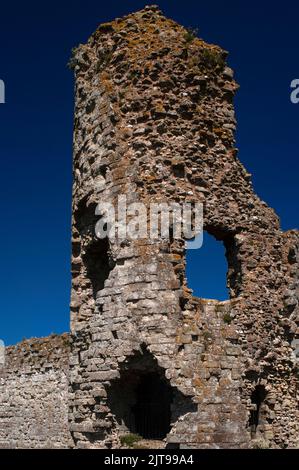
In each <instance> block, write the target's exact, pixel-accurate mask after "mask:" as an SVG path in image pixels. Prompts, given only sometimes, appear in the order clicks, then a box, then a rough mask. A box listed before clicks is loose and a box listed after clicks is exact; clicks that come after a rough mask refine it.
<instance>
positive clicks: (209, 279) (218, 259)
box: [186, 231, 229, 300]
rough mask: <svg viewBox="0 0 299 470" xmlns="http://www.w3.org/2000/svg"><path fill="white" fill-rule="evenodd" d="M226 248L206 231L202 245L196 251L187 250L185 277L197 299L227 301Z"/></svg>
mask: <svg viewBox="0 0 299 470" xmlns="http://www.w3.org/2000/svg"><path fill="white" fill-rule="evenodd" d="M226 251H227V250H226V247H225V245H224V242H223V241H218V240H216V238H215V237H214V236H213V235H210V234H209V233H208V232H207V231H205V232H204V234H203V244H202V246H201V247H200V248H197V249H188V250H187V254H186V276H187V281H188V287H190V288H191V289H192V290H193V293H194V295H195V296H197V297H201V298H205V299H217V300H228V299H229V292H228V288H227V273H228V263H227V257H226Z"/></svg>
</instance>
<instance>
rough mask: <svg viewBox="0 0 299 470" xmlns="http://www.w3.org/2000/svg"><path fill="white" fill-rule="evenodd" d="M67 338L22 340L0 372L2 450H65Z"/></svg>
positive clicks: (8, 350)
mask: <svg viewBox="0 0 299 470" xmlns="http://www.w3.org/2000/svg"><path fill="white" fill-rule="evenodd" d="M68 355H69V337H68V335H67V334H64V335H61V336H54V335H52V336H50V337H48V338H42V339H32V340H26V341H23V342H22V343H20V344H18V345H16V346H12V347H8V348H7V349H6V357H5V365H4V366H1V368H0V448H65V447H69V445H70V438H69V432H68V403H67V400H68Z"/></svg>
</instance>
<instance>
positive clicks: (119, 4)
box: [0, 0, 299, 344]
mask: <svg viewBox="0 0 299 470" xmlns="http://www.w3.org/2000/svg"><path fill="white" fill-rule="evenodd" d="M157 3H159V5H160V7H161V8H162V10H163V11H164V13H165V14H166V15H167V16H170V17H172V18H173V19H175V20H177V21H178V22H180V23H182V24H184V25H185V26H191V27H198V28H199V35H200V36H201V37H202V38H204V39H205V40H206V41H208V42H212V43H216V44H219V45H221V46H222V47H223V48H225V49H227V50H228V51H229V52H230V55H229V64H230V65H231V66H232V67H233V68H234V69H235V75H236V78H237V80H238V82H239V83H240V84H241V88H240V91H239V92H238V95H237V97H236V101H235V104H236V110H237V117H238V135H237V139H238V147H239V148H240V154H239V156H240V159H241V161H242V162H243V163H244V164H245V166H246V167H247V169H248V170H249V171H250V172H252V173H253V175H254V177H253V181H254V185H255V188H256V190H257V192H258V194H259V195H260V196H261V198H262V199H264V200H265V201H266V202H267V203H269V204H270V205H271V206H273V207H275V208H276V210H277V212H278V214H279V216H280V217H281V220H282V226H283V228H285V229H289V228H294V227H298V225H299V224H298V196H299V186H298V174H299V171H298V170H299V163H298V116H299V104H298V105H294V104H292V103H291V102H290V98H289V95H290V82H291V80H292V79H294V78H299V62H298V44H299V40H298V39H299V28H298V15H299V4H298V1H295V0H290V1H288V2H285V3H284V2H275V3H274V2H270V1H262V0H259V1H257V0H252V1H251V2H247V3H245V2H240V1H239V0H238V1H232V0H227V1H225V2H224V1H223V0H214V1H213V2H207V1H206V0H205V1H199V0H194V1H191V0H184V1H169V0H168V1H161V2H157ZM146 4H148V2H144V1H137V0H136V1H114V0H110V1H108V2H100V1H92V0H82V1H78V0H73V1H72V2H70V1H67V2H62V1H61V0H60V1H57V0H51V2H49V1H44V2H40V1H32V0H28V1H26V2H23V1H11V2H5V3H4V2H2V4H1V11H0V51H1V53H0V79H2V80H4V81H5V83H6V92H7V94H6V99H7V103H6V104H5V105H0V132H1V134H0V135H1V140H0V155H1V173H0V175H1V176H0V178H1V182H0V183H1V186H0V188H1V199H0V214H1V220H2V223H1V232H0V246H1V268H0V272H1V278H0V289H1V316H0V338H2V339H4V341H5V342H6V344H12V343H15V342H17V341H19V340H21V339H22V338H23V337H31V336H45V335H48V334H50V333H51V332H57V333H59V332H62V331H65V330H68V328H69V307H68V305H69V291H70V274H69V271H70V208H71V158H72V119H73V77H72V73H71V72H70V71H69V70H68V69H67V67H66V63H67V62H68V58H69V56H70V51H71V48H72V47H74V46H76V45H77V44H78V43H82V42H85V41H86V40H87V38H88V37H89V35H90V34H91V33H92V32H93V31H94V30H95V29H96V27H97V25H98V24H99V23H101V22H105V21H107V20H112V19H113V18H115V17H120V16H122V15H124V14H127V13H129V12H132V11H134V10H137V9H140V8H142V7H143V6H144V5H146ZM245 5H246V6H245ZM208 247H209V245H207V244H206V248H208ZM219 249H220V250H221V246H220V248H219ZM205 251H206V252H208V250H205ZM194 253H195V252H193V253H192V262H191V264H190V267H189V269H188V274H189V277H190V281H192V282H191V284H192V286H193V287H194V286H195V287H196V288H197V289H196V292H197V293H200V294H202V295H205V296H206V297H215V298H222V297H223V295H224V294H223V286H221V284H218V282H217V281H216V280H215V279H213V276H216V275H217V273H218V272H219V274H220V276H222V277H223V276H224V272H223V269H224V263H223V262H222V264H220V267H219V271H218V270H217V269H216V266H215V264H214V263H215V262H216V260H217V258H218V256H219V255H218V253H217V252H214V251H212V253H209V258H207V255H205V256H204V252H203V251H202V252H201V253H200V252H198V253H196V254H194ZM222 256H223V253H221V257H222ZM200 257H201V259H200ZM202 266H204V267H205V269H206V270H207V271H206V272H207V275H206V276H204V277H203V278H201V281H200V285H199V283H198V282H197V281H196V279H197V278H196V276H195V271H196V270H197V271H198V270H199V269H200V268H201V267H202ZM201 272H202V269H201ZM216 277H217V276H216ZM191 278H192V279H191Z"/></svg>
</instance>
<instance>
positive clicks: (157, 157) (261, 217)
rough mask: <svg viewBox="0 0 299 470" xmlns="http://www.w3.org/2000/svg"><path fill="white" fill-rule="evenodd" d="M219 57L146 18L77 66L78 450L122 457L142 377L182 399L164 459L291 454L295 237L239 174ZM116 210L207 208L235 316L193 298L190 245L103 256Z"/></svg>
mask: <svg viewBox="0 0 299 470" xmlns="http://www.w3.org/2000/svg"><path fill="white" fill-rule="evenodd" d="M226 55H227V54H226V52H225V51H223V50H222V49H220V48H219V47H218V46H213V45H208V44H206V43H205V42H204V41H202V40H201V39H198V38H195V37H194V35H193V34H192V33H191V32H188V31H186V29H184V28H183V27H182V26H180V25H178V24H176V23H175V22H174V21H172V20H169V19H167V18H165V17H164V16H163V15H162V13H161V12H160V11H159V9H158V8H157V7H155V6H152V7H146V8H145V9H144V10H142V11H140V12H137V13H134V14H132V15H129V16H127V17H125V18H122V19H117V20H115V21H114V22H112V23H107V24H103V25H101V26H100V27H99V28H98V30H97V31H96V32H95V33H94V34H93V35H92V37H91V38H90V39H89V41H88V42H87V44H86V45H81V46H80V47H79V48H78V49H77V51H76V52H75V55H74V57H73V59H72V61H71V63H72V65H73V67H74V70H75V75H76V111H75V130H74V187H73V240H72V242H73V258H72V273H73V290H72V303H71V309H72V312H71V315H72V352H71V360H70V366H71V372H70V374H71V375H70V426H71V428H70V429H71V432H72V437H73V439H74V443H75V446H76V447H81V448H91V447H95V448H103V447H119V446H120V436H121V434H123V433H124V432H130V431H131V430H132V429H130V426H131V424H128V423H129V421H130V420H129V418H128V413H129V414H130V412H131V411H130V410H132V409H133V406H134V397H133V395H132V396H131V397H130V396H128V394H126V393H125V392H124V393H123V394H121V393H120V392H119V390H120V389H121V386H120V385H119V384H121V385H122V386H123V387H126V380H125V378H126V377H127V378H128V377H130V380H131V383H132V384H133V381H134V380H135V379H136V377H137V378H138V377H139V376H140V374H141V375H142V374H144V373H146V371H148V372H149V371H152V373H156V374H159V375H160V377H161V378H162V379H163V380H164V381H165V383H166V382H167V384H168V386H170V387H171V389H172V390H173V397H174V398H173V402H172V405H171V406H172V408H171V409H172V412H171V429H170V432H169V433H168V434H167V436H166V438H165V440H164V445H165V446H170V445H172V446H180V447H181V448H187V447H190V448H205V447H208V448H212V447H215V448H220V447H224V448H245V447H252V446H271V447H279V448H284V447H295V446H296V445H298V435H299V434H298V433H299V427H298V370H297V375H296V367H297V363H296V357H295V354H294V347H293V345H294V340H296V338H298V239H299V237H298V232H296V231H290V232H287V233H283V232H282V231H281V229H280V226H279V220H278V217H277V216H276V214H275V213H274V211H273V210H272V209H270V208H269V207H268V206H267V205H266V204H265V203H264V202H263V201H261V200H260V199H259V198H258V197H257V195H256V194H255V193H254V190H253V188H252V184H251V178H250V174H248V172H247V171H246V170H245V169H244V167H243V166H242V164H241V163H240V161H239V160H238V159H237V149H236V148H235V140H234V132H235V126H236V121H235V116H234V107H233V97H234V93H235V91H236V89H237V85H236V83H235V81H234V79H233V72H232V70H231V69H230V68H229V67H228V66H227V65H226ZM120 194H126V196H127V202H128V203H131V202H144V203H146V204H149V203H150V202H151V201H154V202H157V201H159V202H186V201H189V202H198V201H199V202H202V203H203V204H204V223H205V230H207V231H208V232H209V233H210V234H212V235H213V236H214V237H216V238H217V240H219V241H221V242H222V243H224V245H225V247H226V253H227V261H228V278H227V279H228V287H229V290H230V300H229V301H227V302H218V301H216V300H213V301H212V300H208V299H198V298H195V297H193V296H192V292H191V290H190V289H189V288H188V285H187V280H186V276H185V262H186V261H185V254H186V253H185V246H184V240H183V239H182V240H170V241H169V242H168V241H163V240H158V241H151V240H149V239H146V240H133V241H132V240H126V241H125V242H118V241H117V240H116V241H113V242H112V241H109V242H107V240H106V241H99V240H97V239H96V237H95V234H94V229H95V224H96V221H97V220H98V218H97V217H95V215H94V210H95V206H96V204H97V203H99V202H102V201H107V202H112V203H116V199H117V196H118V195H120ZM130 374H131V375H130ZM134 377H135V379H134ZM136 380H137V379H136ZM132 387H133V385H132ZM132 394H133V388H132ZM130 419H131V418H130Z"/></svg>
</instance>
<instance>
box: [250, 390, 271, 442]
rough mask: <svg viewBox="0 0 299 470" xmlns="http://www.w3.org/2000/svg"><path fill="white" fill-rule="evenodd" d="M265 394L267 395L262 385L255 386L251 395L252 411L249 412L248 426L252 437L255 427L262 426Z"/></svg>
mask: <svg viewBox="0 0 299 470" xmlns="http://www.w3.org/2000/svg"><path fill="white" fill-rule="evenodd" d="M266 394H267V393H266V390H265V387H264V386H263V385H257V386H256V387H255V389H254V391H253V392H252V394H251V403H252V406H253V409H252V410H251V412H250V418H249V426H250V428H251V433H252V434H253V435H255V434H256V431H257V427H258V426H259V425H260V424H262V423H261V421H262V420H261V418H262V411H263V404H264V401H265V398H266Z"/></svg>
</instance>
